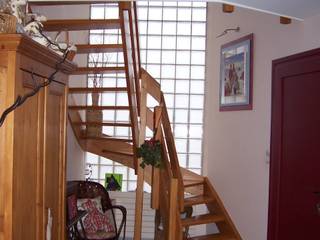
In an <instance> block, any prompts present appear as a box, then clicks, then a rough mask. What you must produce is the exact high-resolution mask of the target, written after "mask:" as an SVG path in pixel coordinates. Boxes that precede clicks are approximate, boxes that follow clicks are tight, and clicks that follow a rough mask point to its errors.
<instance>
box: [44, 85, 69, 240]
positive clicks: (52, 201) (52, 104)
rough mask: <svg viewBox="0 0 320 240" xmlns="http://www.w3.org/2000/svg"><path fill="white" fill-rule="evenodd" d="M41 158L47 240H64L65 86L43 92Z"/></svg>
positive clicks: (52, 86)
mask: <svg viewBox="0 0 320 240" xmlns="http://www.w3.org/2000/svg"><path fill="white" fill-rule="evenodd" d="M44 121H45V122H44V126H45V141H44V144H45V148H44V149H45V158H44V206H45V216H46V217H45V224H47V221H48V209H50V210H51V215H52V220H53V222H52V230H51V236H52V238H51V239H54V240H56V239H57V240H58V239H61V240H62V239H64V232H65V204H64V197H65V194H64V192H65V149H66V148H65V140H66V139H65V137H66V87H65V85H63V84H60V83H56V82H53V83H52V84H51V85H49V87H48V88H46V89H45V118H44Z"/></svg>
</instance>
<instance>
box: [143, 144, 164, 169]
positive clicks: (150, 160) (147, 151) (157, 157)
mask: <svg viewBox="0 0 320 240" xmlns="http://www.w3.org/2000/svg"><path fill="white" fill-rule="evenodd" d="M137 150H138V151H137V153H138V157H140V158H142V162H141V164H140V166H141V167H142V168H145V166H146V165H151V166H153V167H156V168H161V167H162V161H161V143H160V142H159V141H158V140H154V139H153V138H151V139H150V140H145V141H144V143H143V144H142V145H141V146H140V147H139V148H138V149H137Z"/></svg>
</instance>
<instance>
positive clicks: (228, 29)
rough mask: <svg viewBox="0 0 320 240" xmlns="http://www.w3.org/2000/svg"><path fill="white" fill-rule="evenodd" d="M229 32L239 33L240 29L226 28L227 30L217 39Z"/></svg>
mask: <svg viewBox="0 0 320 240" xmlns="http://www.w3.org/2000/svg"><path fill="white" fill-rule="evenodd" d="M231 31H233V32H239V31H240V27H239V26H238V27H236V28H227V29H225V30H224V31H223V32H222V33H221V34H220V35H218V36H217V38H219V37H222V36H224V35H226V34H228V33H229V32H231Z"/></svg>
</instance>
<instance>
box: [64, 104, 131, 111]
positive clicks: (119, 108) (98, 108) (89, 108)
mask: <svg viewBox="0 0 320 240" xmlns="http://www.w3.org/2000/svg"><path fill="white" fill-rule="evenodd" d="M68 108H69V110H130V107H129V106H80V105H78V106H75V105H73V106H69V107H68Z"/></svg>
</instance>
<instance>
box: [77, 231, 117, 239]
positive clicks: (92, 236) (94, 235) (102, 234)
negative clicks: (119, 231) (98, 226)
mask: <svg viewBox="0 0 320 240" xmlns="http://www.w3.org/2000/svg"><path fill="white" fill-rule="evenodd" d="M80 234H81V236H82V237H84V235H83V232H82V231H80ZM86 237H87V239H90V240H99V239H109V238H114V237H116V233H115V232H105V231H97V232H95V233H86Z"/></svg>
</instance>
